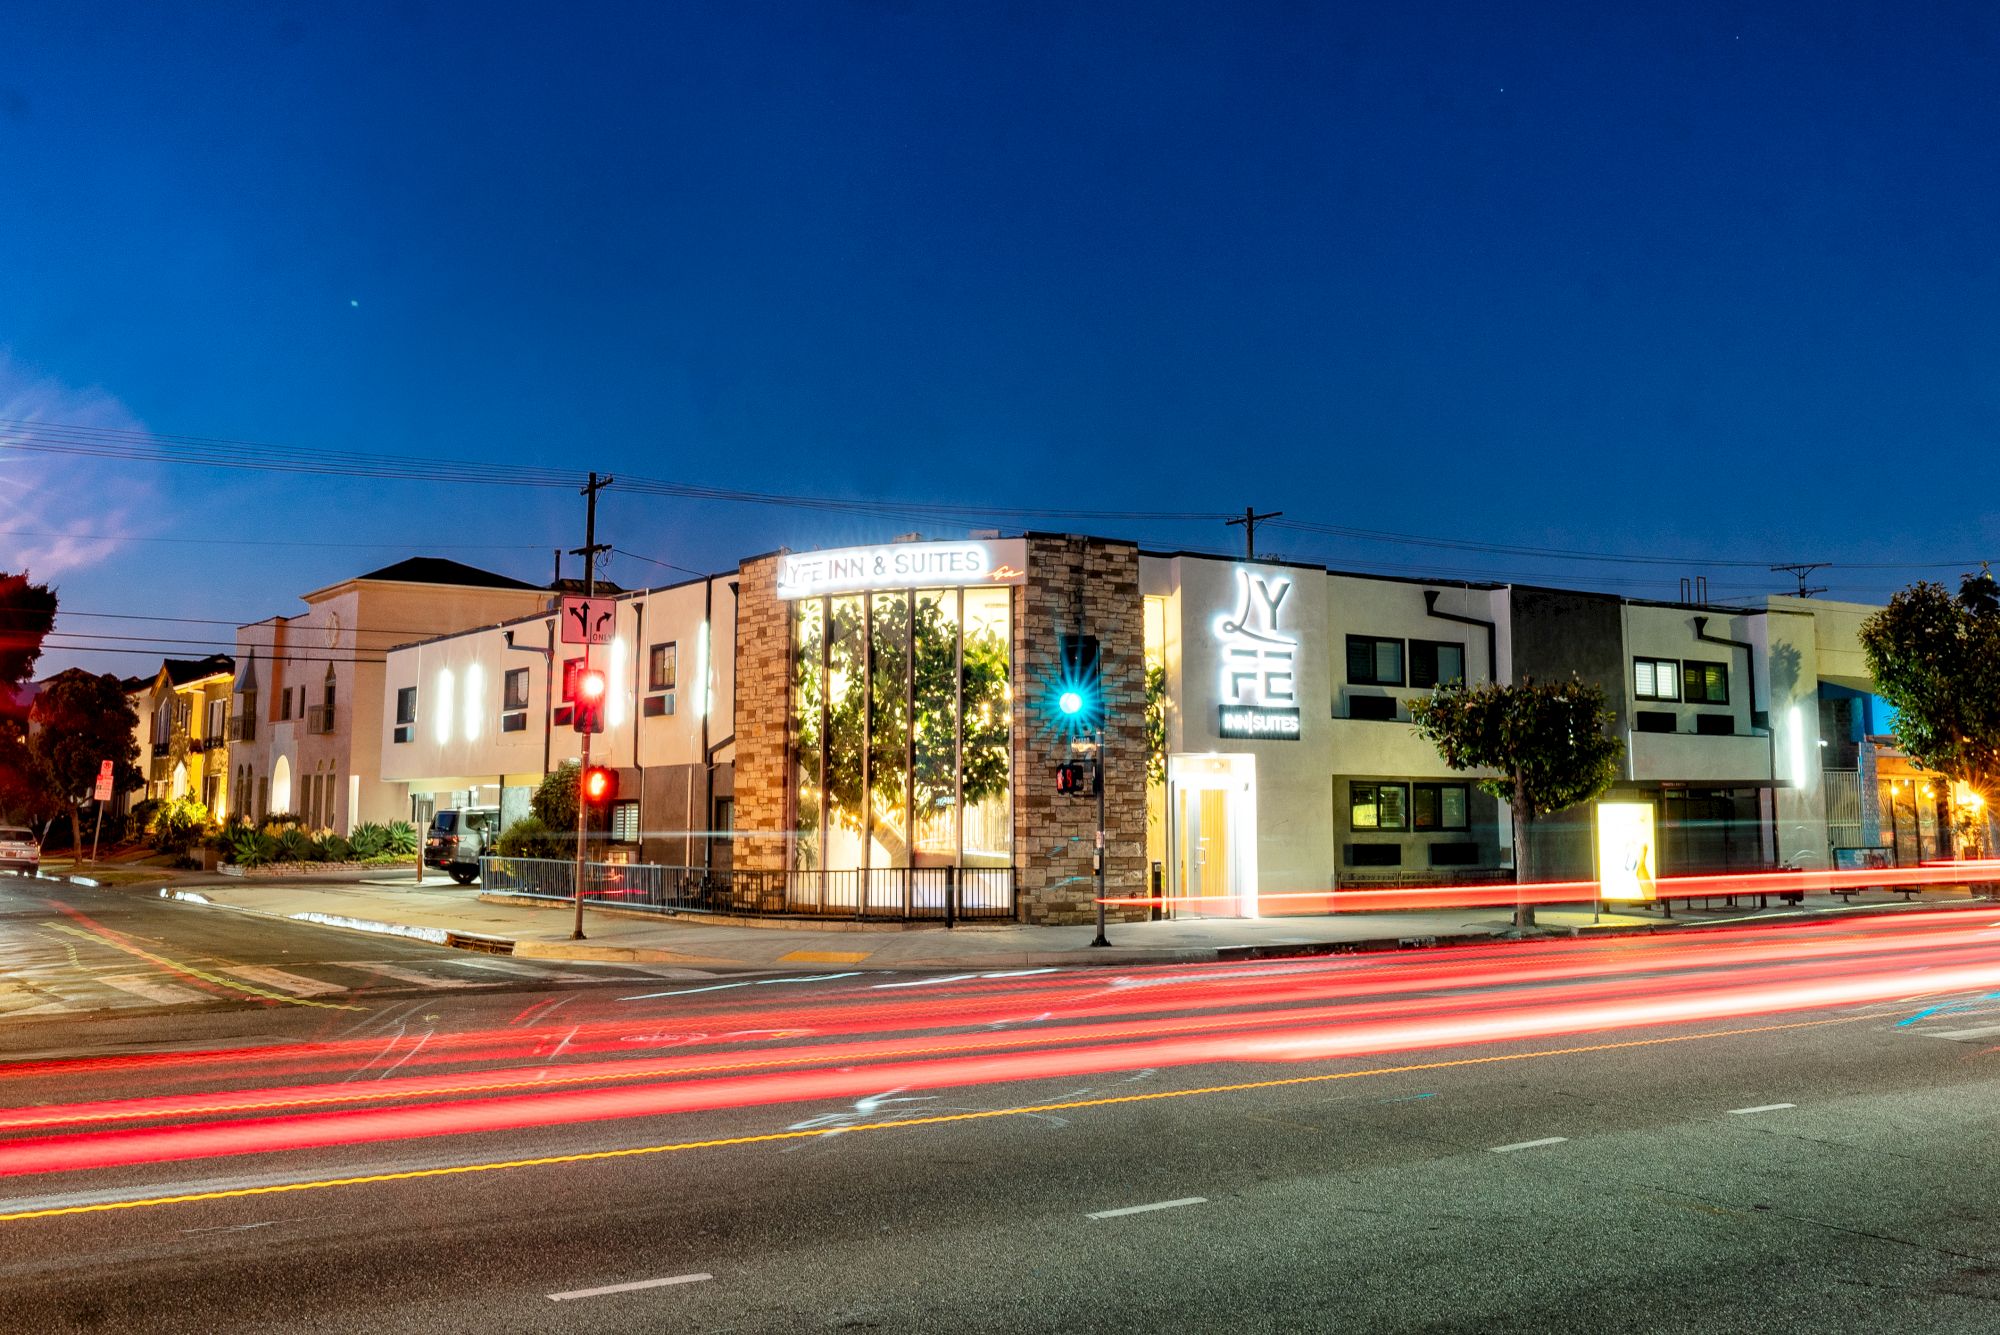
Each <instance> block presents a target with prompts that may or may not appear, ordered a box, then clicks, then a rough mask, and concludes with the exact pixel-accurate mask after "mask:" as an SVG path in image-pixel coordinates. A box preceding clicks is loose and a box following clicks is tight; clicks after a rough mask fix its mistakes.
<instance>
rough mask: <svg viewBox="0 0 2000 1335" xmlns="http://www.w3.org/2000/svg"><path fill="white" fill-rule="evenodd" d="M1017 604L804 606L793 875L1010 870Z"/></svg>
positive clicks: (903, 601) (931, 596)
mask: <svg viewBox="0 0 2000 1335" xmlns="http://www.w3.org/2000/svg"><path fill="white" fill-rule="evenodd" d="M1011 609H1012V602H1011V595H1010V591H1009V590H1007V589H963V590H961V589H921V590H915V591H909V592H905V591H902V590H897V591H893V592H882V593H874V594H867V595H852V596H843V597H836V598H807V599H802V600H800V601H799V602H797V603H796V604H794V608H793V613H792V709H793V732H792V735H793V737H794V738H796V749H795V750H794V752H793V755H792V776H793V791H794V793H795V795H796V798H795V800H796V803H797V816H796V830H797V835H796V838H795V840H794V850H795V851H794V854H793V865H794V866H795V867H797V868H799V869H800V870H807V871H811V870H826V871H831V872H842V871H854V870H862V869H891V868H901V867H925V866H929V867H939V866H954V865H956V866H987V867H1005V866H1011V865H1012V863H1013V854H1014V840H1013V792H1012V786H1013V785H1012V775H1011V772H1010V771H1011V763H1012V762H1011V759H1010V755H1009V748H1010V746H1011V743H1012V728H1013V694H1012V686H1011V675H1012V674H1011V658H1012V643H1013V624H1012V610H1011ZM828 893H829V894H830V895H838V896H840V897H842V898H845V897H846V896H847V895H848V894H851V893H852V892H851V891H849V890H848V889H847V888H846V887H845V886H842V885H836V884H834V883H832V882H830V883H829V892H828Z"/></svg>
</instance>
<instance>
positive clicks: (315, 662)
mask: <svg viewBox="0 0 2000 1335" xmlns="http://www.w3.org/2000/svg"><path fill="white" fill-rule="evenodd" d="M549 597H550V594H549V592H548V590H547V589H545V588H542V587H540V586H537V585H534V584H529V583H525V582H523V581H521V580H517V579H512V578H509V577H508V576H506V575H500V574H495V573H494V572H492V571H489V570H480V569H477V568H475V567H473V566H468V565H464V564H461V563H460V562H457V561H450V560H444V559H442V558H438V557H412V558H411V559H409V560H406V561H400V562H397V563H396V564H394V565H391V566H385V567H384V568H382V569H380V570H374V571H370V572H369V573H367V574H365V575H358V576H355V577H354V578H352V579H345V580H341V581H340V582H339V583H336V584H329V585H327V586H326V587H325V588H321V589H314V590H312V591H311V592H309V593H306V594H303V595H301V598H302V600H303V601H304V602H305V604H306V610H305V611H304V612H300V613H296V614H293V615H291V616H274V617H271V618H268V619H267V620H264V621H258V622H253V623H251V624H250V625H247V626H242V627H239V628H238V630H237V633H236V644H237V654H236V660H237V668H236V672H235V676H234V681H233V682H232V684H231V688H230V704H229V706H228V708H229V714H228V718H229V725H228V731H229V732H230V733H231V734H232V735H233V737H234V739H235V740H234V742H233V747H234V751H233V758H234V768H235V773H234V781H235V783H236V785H237V789H238V791H239V792H241V793H242V794H244V800H243V802H242V803H240V804H239V805H240V807H241V809H242V810H243V812H244V813H245V814H246V815H253V816H255V817H257V818H259V819H261V818H262V817H264V816H266V815H269V814H271V813H273V812H289V813H292V814H295V815H297V816H299V817H300V819H301V820H303V821H304V822H305V824H307V825H308V826H311V827H313V828H315V829H332V830H336V831H340V832H342V833H345V832H348V831H351V830H352V829H353V828H354V827H355V826H356V825H358V824H361V823H363V822H367V821H390V820H400V819H406V818H407V817H408V816H409V808H408V805H407V802H406V799H405V795H404V789H403V786H402V785H401V784H399V783H394V782H388V781H385V780H384V779H383V777H382V754H381V744H382V726H381V724H382V711H383V673H382V669H383V662H384V655H385V653H386V651H387V650H388V649H389V648H390V646H392V645H396V644H402V643H405V642H407V641H409V640H412V639H417V638H422V637H425V636H429V635H434V634H438V633H440V632H444V631H450V630H456V629H460V628H463V627H466V626H478V625H488V624H491V623H493V622H496V621H502V620H505V619H507V618H509V617H513V616H519V615H521V614H523V613H526V612H529V611H533V610H535V609H538V608H541V607H545V606H546V605H547V603H548V600H549Z"/></svg>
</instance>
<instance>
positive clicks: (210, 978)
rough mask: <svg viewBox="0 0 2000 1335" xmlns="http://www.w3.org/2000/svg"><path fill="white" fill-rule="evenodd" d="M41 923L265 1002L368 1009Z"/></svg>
mask: <svg viewBox="0 0 2000 1335" xmlns="http://www.w3.org/2000/svg"><path fill="white" fill-rule="evenodd" d="M42 925H43V926H44V927H46V928H48V929H49V930H50V931H51V932H66V933H68V934H69V935H71V936H80V937H82V938H83V939H84V940H86V941H95V942H96V943H97V944H99V945H101V946H110V947H111V948H112V949H113V950H122V951H124V952H125V953H126V954H128V955H137V956H138V957H139V958H140V959H142V960H146V961H147V962H149V963H152V964H157V965H159V966H160V967H161V968H163V969H171V970H172V971H174V972H175V973H179V974H185V975H186V976H187V977H189V978H199V979H201V980H202V981H203V982H205V983H213V984H215V985H216V986H217V987H226V988H229V989H230V990H231V991H234V992H247V993H249V994H250V995H251V996H253V997H261V998H263V999H264V1000H266V1001H282V1002H284V1003H285V1004H286V1005H287V1006H311V1007H313V1008H314V1009H316V1010H327V1011H359V1010H366V1009H368V1008H367V1007H366V1006H343V1005H340V1004H339V1003H337V1002H332V1001H307V1000H306V999H305V998H304V997H292V996H286V995H285V994H284V993H282V992H270V991H266V990H265V989H264V988H261V987H252V986H250V984H248V983H242V982H237V981H236V980H235V979H231V978H220V977H217V976H216V975H215V974H212V973H205V972H203V971H202V970H200V969H197V968H195V967H194V966H193V965H191V964H181V963H178V962H176V961H174V960H170V959H168V958H166V957H165V956H164V955H155V954H153V953H152V952H150V951H145V950H141V949H139V947H137V946H128V945H126V944H125V943H124V942H123V941H115V940H113V939H111V938H110V937H108V936H102V935H100V934H98V933H96V932H89V931H85V930H84V929H83V928H81V927H72V926H70V925H69V924H67V923H43V924H42Z"/></svg>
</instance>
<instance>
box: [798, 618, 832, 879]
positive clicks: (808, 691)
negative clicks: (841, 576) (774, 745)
mask: <svg viewBox="0 0 2000 1335" xmlns="http://www.w3.org/2000/svg"><path fill="white" fill-rule="evenodd" d="M825 623H826V604H825V602H823V601H822V600H820V599H817V598H815V599H812V600H810V601H808V602H803V603H799V604H797V605H796V606H795V607H794V609H793V612H792V710H793V715H794V726H795V728H796V731H795V733H794V735H795V736H796V737H797V739H798V740H797V749H796V750H794V751H793V753H792V791H793V793H794V794H796V798H795V800H796V802H797V804H798V814H797V816H796V817H795V818H794V820H795V822H796V824H795V828H796V829H797V830H798V839H797V844H796V846H795V847H796V853H795V855H794V858H793V865H794V866H796V867H798V868H799V869H801V870H802V871H817V870H818V869H819V867H820V865H821V864H820V852H821V850H820V815H821V812H820V796H821V792H822V790H821V788H820V772H819V767H820V739H821V738H822V737H824V736H825V733H824V732H823V731H822V730H821V727H822V724H823V723H824V721H825V720H824V710H825V708H826V676H825V662H824V660H825V656H826V624H825Z"/></svg>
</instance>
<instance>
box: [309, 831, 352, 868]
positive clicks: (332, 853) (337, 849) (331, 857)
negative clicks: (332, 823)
mask: <svg viewBox="0 0 2000 1335" xmlns="http://www.w3.org/2000/svg"><path fill="white" fill-rule="evenodd" d="M313 842H314V843H316V844H318V845H319V851H320V852H322V853H324V854H325V855H326V860H327V861H328V862H348V861H352V860H353V857H354V845H352V844H350V843H348V842H347V840H345V839H343V838H341V837H340V836H339V835H337V834H323V835H321V836H320V837H319V838H318V839H315V840H314V841H313Z"/></svg>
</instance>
